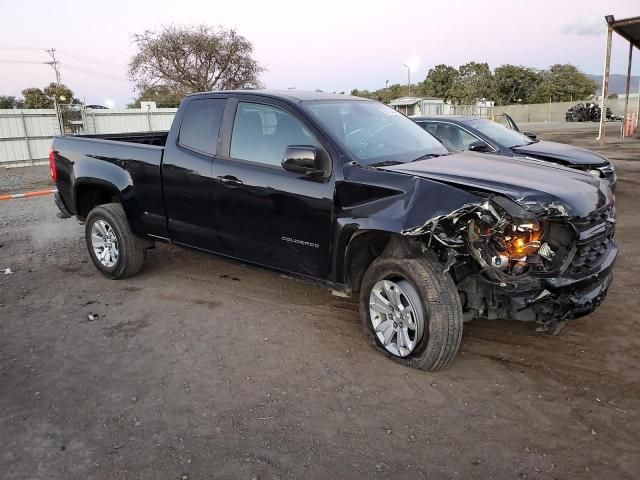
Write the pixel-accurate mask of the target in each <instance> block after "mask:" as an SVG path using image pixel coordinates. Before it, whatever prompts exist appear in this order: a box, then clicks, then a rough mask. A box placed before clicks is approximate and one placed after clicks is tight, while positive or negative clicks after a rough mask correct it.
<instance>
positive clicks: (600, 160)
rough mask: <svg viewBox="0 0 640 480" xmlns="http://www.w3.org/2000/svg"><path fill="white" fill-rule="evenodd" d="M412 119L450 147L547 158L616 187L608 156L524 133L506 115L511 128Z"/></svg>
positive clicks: (466, 120) (446, 118)
mask: <svg viewBox="0 0 640 480" xmlns="http://www.w3.org/2000/svg"><path fill="white" fill-rule="evenodd" d="M411 119H412V120H413V121H414V122H416V123H417V124H418V125H420V126H421V127H422V128H424V129H425V130H426V131H427V132H429V133H430V134H432V135H433V136H435V137H436V138H437V139H438V140H440V141H441V142H442V143H443V144H444V145H445V146H446V147H447V148H450V149H453V150H461V151H465V150H469V151H472V152H483V153H492V154H496V155H501V156H505V157H512V158H515V159H526V158H535V159H538V160H544V161H547V162H552V163H555V164H559V165H564V166H565V167H570V168H575V169H576V170H582V171H585V172H588V173H590V174H592V175H593V176H595V177H599V178H602V179H605V180H606V181H607V182H608V183H609V186H610V187H611V188H612V189H614V188H615V184H616V180H617V179H616V174H615V171H614V169H613V165H611V162H609V160H608V159H607V158H606V157H604V156H602V155H600V154H599V153H596V152H592V151H591V150H587V149H586V148H580V147H575V146H573V145H566V144H564V143H558V142H549V141H546V140H538V139H537V138H536V135H535V134H534V133H531V132H522V133H521V132H520V131H519V129H518V126H517V125H516V123H515V122H514V121H513V119H512V118H511V117H509V116H508V115H504V116H503V119H504V121H505V123H506V124H507V125H508V126H509V127H510V128H507V127H505V126H504V125H501V124H500V123H497V122H494V121H492V120H488V119H485V118H478V117H466V116H456V115H442V116H435V117H412V118H411Z"/></svg>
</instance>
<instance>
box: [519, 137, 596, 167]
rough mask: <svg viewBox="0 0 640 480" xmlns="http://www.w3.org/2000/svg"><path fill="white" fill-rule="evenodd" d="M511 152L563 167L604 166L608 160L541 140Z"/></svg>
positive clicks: (584, 149)
mask: <svg viewBox="0 0 640 480" xmlns="http://www.w3.org/2000/svg"><path fill="white" fill-rule="evenodd" d="M512 150H513V151H514V152H516V153H518V154H521V155H532V156H534V157H539V158H545V159H547V160H556V161H559V162H562V163H563V164H565V165H604V164H606V163H608V160H607V159H606V158H605V157H603V156H602V155H600V154H598V153H596V152H592V151H591V150H587V149H586V148H580V147H575V146H573V145H566V144H564V143H558V142H547V141H545V140H541V141H539V142H535V143H531V144H529V145H522V146H521V147H513V148H512Z"/></svg>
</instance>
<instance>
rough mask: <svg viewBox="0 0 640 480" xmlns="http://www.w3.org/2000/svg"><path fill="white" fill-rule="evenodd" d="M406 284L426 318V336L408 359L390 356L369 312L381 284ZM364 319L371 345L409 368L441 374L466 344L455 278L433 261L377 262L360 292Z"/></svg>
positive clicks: (364, 327) (363, 281)
mask: <svg viewBox="0 0 640 480" xmlns="http://www.w3.org/2000/svg"><path fill="white" fill-rule="evenodd" d="M394 278H396V279H402V280H406V281H408V282H409V283H411V285H412V286H413V288H414V289H415V291H416V292H417V293H418V295H419V297H420V299H421V303H422V308H423V315H424V321H425V325H424V333H423V335H422V338H421V339H420V340H419V341H418V343H417V344H416V346H415V348H414V350H413V351H412V352H411V353H410V354H409V355H407V356H406V357H400V356H396V355H393V354H392V353H390V352H388V351H387V350H386V349H385V347H384V346H383V345H382V343H381V342H380V341H379V340H378V337H377V335H376V334H375V332H374V328H373V325H372V322H371V318H370V312H369V295H370V293H371V290H372V289H373V287H374V285H375V284H376V283H377V282H378V281H380V280H388V279H394ZM360 318H361V320H362V329H363V331H364V333H365V335H366V336H367V338H368V339H369V341H370V342H371V343H372V344H373V345H374V346H376V347H377V348H378V349H380V350H381V351H382V352H384V353H385V354H386V355H387V356H388V357H390V358H391V359H393V360H395V361H396V362H398V363H400V364H402V365H405V366H407V367H412V368H419V369H423V370H431V371H435V370H439V369H441V368H443V367H445V366H447V365H448V364H449V363H450V362H451V361H452V360H453V358H454V357H455V355H456V353H457V352H458V348H459V347H460V343H461V342H462V323H463V322H462V305H461V303H460V296H459V294H458V291H457V289H456V286H455V284H454V283H453V279H452V278H451V276H450V275H449V274H448V273H446V272H442V265H441V264H440V263H439V262H438V261H437V260H435V259H433V258H431V257H428V256H426V257H422V258H392V257H380V258H377V259H376V260H374V261H373V263H372V264H371V266H370V267H369V269H368V270H367V272H366V273H365V275H364V278H363V280H362V285H361V288H360Z"/></svg>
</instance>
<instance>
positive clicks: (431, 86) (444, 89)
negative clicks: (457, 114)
mask: <svg viewBox="0 0 640 480" xmlns="http://www.w3.org/2000/svg"><path fill="white" fill-rule="evenodd" d="M459 76H460V73H459V72H458V70H457V69H455V68H454V67H452V66H450V65H444V64H440V65H436V66H435V67H433V68H431V69H429V72H428V73H427V78H425V79H424V81H423V82H422V84H421V87H422V91H423V92H424V95H426V96H429V97H438V98H443V99H445V100H450V99H451V94H452V90H451V89H452V87H453V84H454V83H455V82H456V80H457V79H458V77H459Z"/></svg>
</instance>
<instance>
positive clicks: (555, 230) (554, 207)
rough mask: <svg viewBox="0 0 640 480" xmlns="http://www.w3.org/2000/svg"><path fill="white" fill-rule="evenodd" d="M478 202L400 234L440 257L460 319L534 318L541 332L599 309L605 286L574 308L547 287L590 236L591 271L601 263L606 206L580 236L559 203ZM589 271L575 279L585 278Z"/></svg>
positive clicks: (609, 224)
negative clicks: (593, 246)
mask: <svg viewBox="0 0 640 480" xmlns="http://www.w3.org/2000/svg"><path fill="white" fill-rule="evenodd" d="M484 198H485V200H484V201H482V202H480V203H470V204H466V205H464V206H462V207H460V208H459V209H457V210H455V211H453V212H451V213H449V214H447V215H440V216H437V217H435V218H432V219H430V220H428V221H427V222H426V223H425V224H424V225H422V226H420V227H416V228H412V229H409V230H405V231H403V232H402V234H403V235H406V236H410V237H419V238H420V239H421V240H422V242H423V248H424V249H431V250H434V251H435V252H436V253H437V254H438V255H439V256H440V260H441V262H442V263H443V265H444V269H445V271H449V272H450V273H451V275H452V276H453V277H454V280H455V281H456V283H457V285H458V289H459V292H460V295H461V298H462V300H463V306H464V308H465V319H467V320H470V319H472V318H476V317H484V318H514V319H520V320H536V321H538V322H539V323H540V324H541V329H542V330H546V329H548V328H549V327H550V326H552V325H554V324H556V323H558V322H561V321H563V320H565V319H569V318H573V317H577V316H581V314H586V313H589V312H590V311H591V310H593V308H595V307H596V306H597V304H599V302H600V301H601V300H602V299H603V297H604V294H605V292H606V287H608V284H609V282H608V281H607V282H605V286H604V287H603V288H600V289H599V290H598V292H597V294H595V295H594V296H593V298H590V297H589V296H588V295H587V297H586V298H588V299H589V302H588V303H589V304H588V305H585V306H584V308H582V307H581V308H578V309H576V308H574V307H575V305H574V304H575V302H574V301H573V300H574V299H572V298H571V292H570V291H567V292H566V293H565V292H563V291H561V290H559V289H555V290H554V287H555V286H556V285H554V283H556V284H557V283H558V280H557V278H558V277H562V276H563V275H571V272H572V269H571V268H570V266H571V265H572V262H573V261H574V259H575V258H576V254H577V253H579V249H580V247H581V244H589V243H590V242H592V241H593V239H594V238H597V239H600V240H601V241H602V240H604V244H603V245H602V249H603V250H602V251H601V252H599V253H601V254H600V255H595V256H594V257H593V258H589V260H593V267H596V266H598V265H599V264H600V263H601V262H602V261H604V260H605V258H604V257H605V254H606V253H607V250H608V249H609V248H608V247H609V246H610V245H609V243H611V246H613V245H614V244H613V243H612V242H613V241H612V237H613V224H614V222H615V220H614V219H613V215H614V211H613V208H610V209H607V210H606V211H605V212H604V215H600V217H598V218H596V219H595V222H594V224H593V225H592V224H591V223H589V224H588V225H585V226H586V227H587V229H586V230H585V231H581V230H580V226H581V225H580V222H574V221H572V220H573V219H571V218H569V217H568V214H567V211H566V209H565V208H564V206H563V205H561V204H559V203H551V204H546V205H541V204H538V203H530V204H526V203H524V202H522V204H521V203H520V202H516V201H512V200H510V199H508V198H506V197H504V196H501V195H491V196H488V195H484ZM596 257H597V258H596ZM589 266H590V265H586V267H587V269H586V270H583V272H581V273H588V267H589ZM552 277H553V278H552ZM546 280H549V281H546ZM565 283H566V282H565ZM583 311H584V313H582V312H583Z"/></svg>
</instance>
